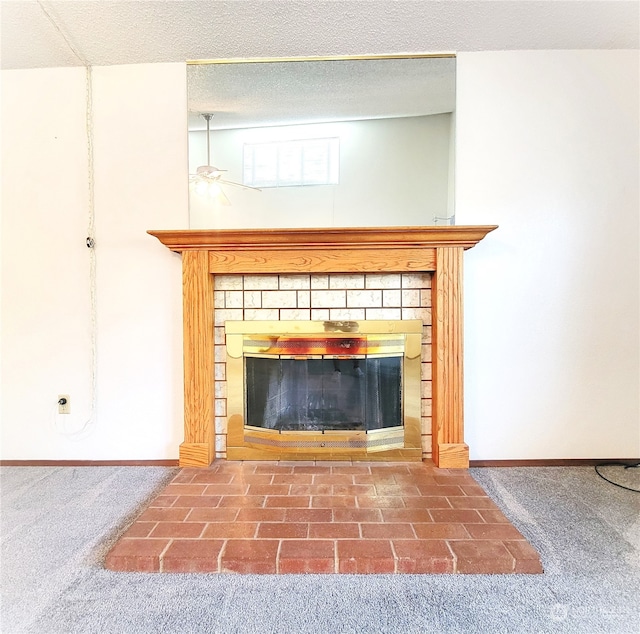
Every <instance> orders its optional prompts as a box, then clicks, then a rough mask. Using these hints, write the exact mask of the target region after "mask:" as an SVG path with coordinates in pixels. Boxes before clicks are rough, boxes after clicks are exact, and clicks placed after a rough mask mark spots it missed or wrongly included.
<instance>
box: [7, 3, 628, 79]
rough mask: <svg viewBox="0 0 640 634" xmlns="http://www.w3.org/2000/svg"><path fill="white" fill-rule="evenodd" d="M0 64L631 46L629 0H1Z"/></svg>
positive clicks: (33, 65)
mask: <svg viewBox="0 0 640 634" xmlns="http://www.w3.org/2000/svg"><path fill="white" fill-rule="evenodd" d="M0 7H1V11H2V14H1V20H2V33H1V34H2V41H1V51H2V67H3V68H41V67H48V66H70V65H78V64H80V61H79V60H78V59H77V58H76V57H75V55H74V54H72V53H71V52H70V51H69V49H68V47H67V45H66V44H65V43H64V41H62V38H61V36H60V34H59V33H58V32H57V31H56V30H55V29H54V28H53V27H52V26H51V24H50V22H49V20H48V19H47V18H46V17H45V15H44V11H45V10H46V11H47V12H48V13H50V15H51V16H52V17H53V18H54V20H55V22H56V24H57V25H58V26H59V28H60V30H61V31H62V32H63V33H65V35H66V36H67V38H68V40H69V41H70V43H71V44H72V46H73V47H74V48H75V49H76V50H77V51H78V53H79V55H80V57H81V58H82V59H83V61H86V62H88V63H90V64H93V65H110V64H135V63H150V62H180V61H185V60H187V59H202V58H220V57H291V56H307V55H353V54H361V53H396V52H398V53H400V52H443V51H449V52H456V51H480V50H511V49H585V48H586V49H613V48H637V47H638V31H639V25H638V21H639V18H638V15H639V13H638V2H637V1H630V2H616V1H613V0H603V1H593V2H589V1H580V0H569V1H561V0H541V1H535V2H533V1H525V0H522V1H520V0H507V1H503V2H493V1H490V0H445V1H428V0H417V1H416V0H414V1H406V0H395V1H392V0H366V1H351V0H332V1H325V0H302V1H296V0H290V1H288V2H287V1H282V0H271V1H268V2H265V1H263V0H242V1H222V0H220V1H218V0H204V1H203V0H198V1H191V0H170V1H164V0H153V1H145V0H134V1H126V2H123V1H119V0H93V1H82V0H63V1H59V0H57V1H48V0H40V1H39V2H38V1H37V0H18V1H16V2H14V1H12V0H3V1H2V2H0Z"/></svg>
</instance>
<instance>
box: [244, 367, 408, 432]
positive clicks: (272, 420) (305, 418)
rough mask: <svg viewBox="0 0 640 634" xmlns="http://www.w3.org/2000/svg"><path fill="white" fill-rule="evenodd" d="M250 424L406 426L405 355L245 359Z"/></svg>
mask: <svg viewBox="0 0 640 634" xmlns="http://www.w3.org/2000/svg"><path fill="white" fill-rule="evenodd" d="M245 390H246V395H245V405H246V412H245V424H246V425H249V426H251V427H259V428H263V429H271V430H277V431H279V432H288V431H314V432H326V431H365V432H368V431H372V430H377V429H384V428H388V427H398V426H401V425H402V393H401V390H402V356H381V357H371V356H368V357H365V356H353V357H348V356H347V357H345V356H342V357H333V358H322V357H319V358H318V357H312V358H305V359H300V358H287V357H282V356H280V357H275V358H274V357H251V356H246V357H245Z"/></svg>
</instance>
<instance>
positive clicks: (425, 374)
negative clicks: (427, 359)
mask: <svg viewBox="0 0 640 634" xmlns="http://www.w3.org/2000/svg"><path fill="white" fill-rule="evenodd" d="M431 372H432V367H431V364H430V363H422V364H421V368H420V378H421V379H422V380H423V381H430V380H431V379H432V376H431Z"/></svg>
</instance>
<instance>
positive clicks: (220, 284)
mask: <svg viewBox="0 0 640 634" xmlns="http://www.w3.org/2000/svg"><path fill="white" fill-rule="evenodd" d="M213 288H214V289H215V290H216V291H241V290H242V275H214V276H213Z"/></svg>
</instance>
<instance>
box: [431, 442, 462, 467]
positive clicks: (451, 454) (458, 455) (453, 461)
mask: <svg viewBox="0 0 640 634" xmlns="http://www.w3.org/2000/svg"><path fill="white" fill-rule="evenodd" d="M437 466H438V467H439V468H440V469H468V468H469V447H468V446H467V445H466V444H465V443H441V444H440V445H438V462H437Z"/></svg>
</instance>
